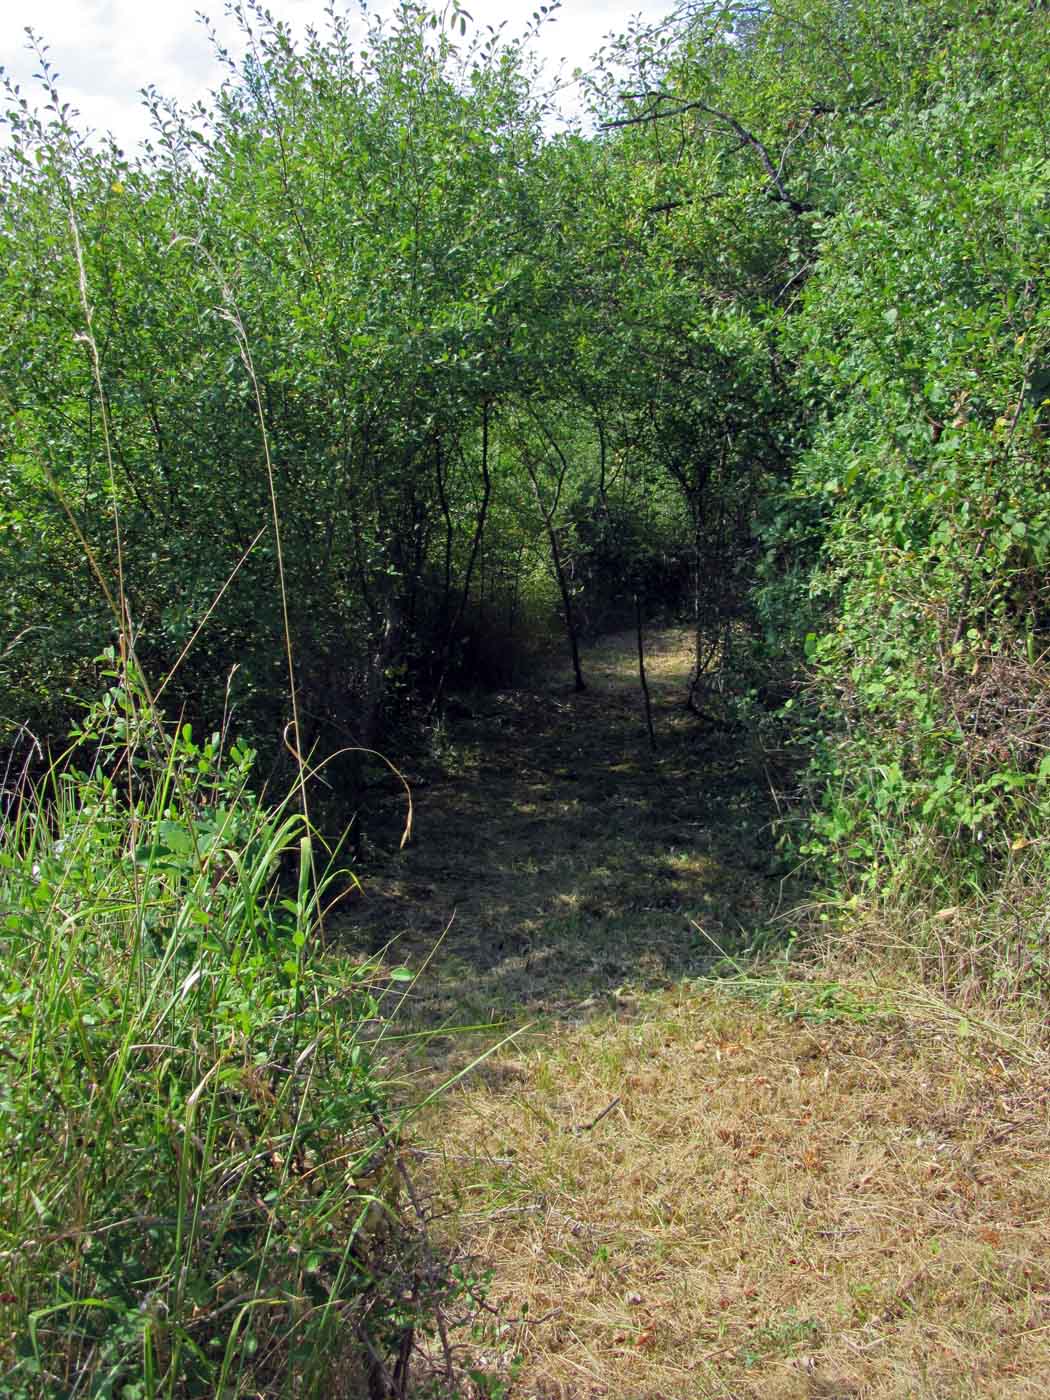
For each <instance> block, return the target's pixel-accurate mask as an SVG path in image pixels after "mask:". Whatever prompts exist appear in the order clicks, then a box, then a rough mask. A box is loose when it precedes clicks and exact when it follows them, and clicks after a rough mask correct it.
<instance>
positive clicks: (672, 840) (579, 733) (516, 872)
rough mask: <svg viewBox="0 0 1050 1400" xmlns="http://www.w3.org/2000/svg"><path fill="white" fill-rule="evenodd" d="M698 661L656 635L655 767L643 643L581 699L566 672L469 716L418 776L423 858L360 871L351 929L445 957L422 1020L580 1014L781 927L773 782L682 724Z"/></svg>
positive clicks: (596, 661) (651, 664) (422, 986)
mask: <svg viewBox="0 0 1050 1400" xmlns="http://www.w3.org/2000/svg"><path fill="white" fill-rule="evenodd" d="M690 661H691V653H690V644H689V636H688V633H687V632H686V631H684V630H677V631H665V632H662V633H658V634H655V635H653V636H652V637H649V638H647V669H648V673H649V681H650V687H651V691H652V698H653V708H654V721H655V726H656V733H657V740H658V748H657V751H656V752H655V753H653V752H652V751H651V749H650V746H649V740H648V736H647V732H646V729H645V723H644V712H643V709H642V700H641V692H640V690H639V685H638V674H637V656H636V652H635V641H634V636H633V634H630V633H629V634H622V635H618V636H614V637H610V638H607V639H605V640H604V641H602V642H601V643H600V644H598V645H596V646H594V647H592V648H591V649H590V650H589V651H588V652H587V654H586V656H585V673H586V677H587V682H588V687H589V688H588V690H587V691H586V692H585V693H583V694H581V695H576V694H575V693H574V692H573V690H572V687H571V684H570V683H569V682H568V680H567V674H566V673H567V670H568V668H567V666H566V667H562V666H559V667H558V668H557V669H552V670H551V671H550V672H549V673H548V674H546V675H541V676H540V677H538V679H537V680H536V681H535V682H534V683H533V685H532V687H531V688H530V689H519V690H514V691H508V692H504V693H500V694H495V695H485V696H483V697H481V698H479V699H478V701H477V702H476V707H473V708H472V709H470V710H469V711H468V710H467V707H465V706H456V707H454V709H455V711H456V713H457V714H458V716H459V717H458V718H457V719H455V720H453V721H450V723H449V726H448V728H447V730H446V732H444V733H443V734H440V735H439V736H438V739H437V741H436V743H435V747H434V752H433V757H432V759H431V761H430V762H429V763H427V764H426V765H425V766H424V768H423V771H422V772H420V773H419V774H416V775H414V776H415V778H416V781H415V782H414V783H413V796H414V801H415V822H414V834H413V838H412V841H411V843H410V844H409V845H408V847H407V848H406V850H405V851H404V852H402V853H401V854H400V855H395V856H388V857H386V858H384V859H382V860H380V861H379V862H378V863H377V864H375V865H374V866H373V868H371V869H366V870H365V871H363V872H362V873H363V884H364V892H363V895H362V896H360V897H357V898H356V899H355V902H354V903H353V904H352V905H351V906H350V908H349V909H348V911H347V913H346V914H345V915H344V917H343V921H342V923H341V925H340V936H341V938H343V939H345V940H347V941H348V942H349V943H350V945H351V946H356V947H358V948H360V949H361V951H363V952H369V953H373V952H378V951H379V950H380V949H382V948H384V947H385V946H386V945H388V944H390V945H392V946H391V953H390V956H391V957H392V958H393V959H396V960H398V961H406V962H408V963H409V964H410V965H412V966H414V967H419V966H420V965H421V964H422V962H423V961H424V960H425V959H426V958H427V957H428V956H430V955H431V954H433V955H434V956H433V960H432V961H431V962H430V964H429V966H428V967H427V970H426V972H425V973H424V975H423V976H422V977H421V978H420V979H419V982H418V983H417V987H416V990H415V991H414V992H413V995H412V1004H411V1007H410V1008H409V1010H410V1019H411V1020H412V1021H413V1022H414V1023H416V1024H419V1023H425V1024H429V1025H431V1026H433V1025H434V1024H435V1022H437V1023H441V1022H442V1021H447V1022H450V1023H459V1024H469V1023H473V1022H477V1021H482V1020H491V1019H502V1018H510V1019H513V1020H520V1019H522V1018H524V1017H532V1016H535V1015H537V1014H554V1015H559V1016H566V1015H569V1016H571V1015H573V1014H574V1013H575V1012H577V1011H579V1010H580V1008H581V1007H582V1008H583V1009H584V1011H586V1010H588V1009H591V1008H593V1007H594V1006H595V1005H596V1004H597V1003H598V1002H600V1001H602V1000H603V999H606V998H608V997H609V996H611V995H614V994H616V993H617V992H619V993H620V995H621V996H622V995H625V994H629V992H630V990H632V989H634V990H638V989H641V988H644V987H651V986H658V985H667V984H668V983H670V982H671V981H674V980H676V979H678V978H680V977H681V976H683V975H685V974H687V973H690V972H696V971H698V970H700V969H701V968H702V967H704V966H706V965H709V964H710V962H711V959H712V957H715V956H717V954H716V952H715V946H714V945H715V944H717V945H719V946H722V947H726V948H739V947H740V946H741V944H742V943H746V942H747V941H749V940H750V939H751V938H752V937H753V936H754V935H755V933H756V932H757V931H758V930H761V929H763V928H765V927H767V926H768V923H769V920H770V918H771V916H772V915H773V913H774V911H775V910H776V909H777V907H778V905H779V902H780V899H781V889H780V885H779V882H778V881H777V880H775V879H774V878H772V876H771V875H770V873H769V872H770V868H771V860H770V854H771V852H770V832H769V820H770V812H769V811H768V810H767V808H766V806H765V802H766V797H767V787H766V783H765V778H764V775H763V772H762V770H761V766H760V764H759V763H758V761H757V759H756V756H755V755H753V754H749V753H748V752H747V751H746V750H741V749H739V748H727V746H726V743H725V740H724V737H723V738H721V739H719V740H713V739H712V738H711V737H710V735H709V734H708V735H705V732H704V730H703V729H702V727H701V726H700V725H698V723H697V721H696V720H695V718H694V717H693V716H691V715H690V714H689V713H688V712H687V711H686V709H685V708H684V705H683V700H684V696H685V691H686V685H687V681H688V676H689V669H690ZM394 815H395V811H394V807H393V805H392V807H391V818H392V819H393V818H394ZM395 831H396V828H395V826H394V824H393V820H392V821H391V825H390V827H389V836H388V838H387V841H386V842H385V843H384V844H386V845H387V846H388V849H392V848H394V847H396V834H395ZM696 925H700V927H701V928H702V929H703V930H704V933H701V932H700V931H699V930H698V928H697V927H696ZM446 928H447V929H448V931H447V933H445V935H444V938H443V939H442V933H443V932H444V930H446ZM439 943H440V947H439V948H438V951H437V952H436V953H435V952H434V950H435V947H437V945H438V944H439ZM606 1004H608V1003H607V1002H606Z"/></svg>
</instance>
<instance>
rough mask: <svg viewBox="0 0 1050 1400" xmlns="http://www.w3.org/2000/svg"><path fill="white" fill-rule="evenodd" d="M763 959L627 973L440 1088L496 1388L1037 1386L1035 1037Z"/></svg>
mask: <svg viewBox="0 0 1050 1400" xmlns="http://www.w3.org/2000/svg"><path fill="white" fill-rule="evenodd" d="M773 980H774V979H769V981H768V982H767V983H765V984H764V985H762V984H760V979H754V982H753V985H751V986H750V987H748V988H744V987H743V986H739V985H738V986H736V987H733V986H731V985H724V986H723V985H720V984H715V985H706V986H703V985H700V984H696V986H695V988H694V989H692V990H690V989H688V988H686V989H679V990H676V991H671V992H666V993H663V994H652V995H648V996H645V997H643V998H642V999H641V1000H640V1001H638V1000H637V999H635V1000H634V1001H633V1002H632V1004H631V1005H630V1006H625V1007H623V1008H619V1009H617V1010H616V1011H615V1012H614V1014H612V1015H609V1016H606V1017H605V1018H600V1017H599V1018H598V1019H595V1020H592V1021H591V1022H589V1023H587V1024H586V1025H582V1026H580V1027H578V1028H575V1029H571V1030H568V1029H567V1030H563V1031H562V1032H561V1033H560V1034H558V1035H557V1036H556V1037H554V1038H553V1039H552V1040H551V1041H550V1042H549V1043H547V1044H546V1045H544V1046H539V1045H537V1046H534V1047H533V1048H531V1049H530V1050H528V1052H527V1053H526V1054H524V1055H523V1056H519V1063H520V1064H521V1065H522V1066H523V1068H524V1077H522V1075H521V1073H520V1072H519V1075H518V1077H517V1078H516V1079H515V1082H514V1086H513V1090H512V1091H508V1090H507V1089H505V1088H503V1089H501V1088H500V1087H499V1086H498V1085H493V1084H488V1085H480V1084H479V1085H476V1086H473V1087H467V1088H465V1089H464V1090H463V1092H462V1093H461V1094H459V1095H457V1096H456V1098H455V1099H453V1100H450V1101H449V1102H448V1103H447V1104H446V1105H445V1106H444V1107H443V1110H442V1116H441V1120H440V1122H439V1123H437V1124H435V1126H434V1131H435V1132H438V1131H441V1130H442V1129H443V1130H444V1131H445V1132H446V1133H447V1134H448V1135H449V1136H448V1139H447V1141H448V1142H449V1143H450V1144H451V1143H453V1142H458V1143H459V1144H460V1148H459V1149H458V1150H459V1151H460V1152H462V1143H463V1142H464V1141H469V1142H471V1144H472V1147H471V1151H472V1152H473V1154H474V1161H473V1165H472V1166H468V1165H466V1164H465V1163H464V1162H463V1161H462V1159H461V1158H460V1159H459V1160H457V1163H456V1167H455V1177H456V1180H457V1182H458V1183H459V1186H458V1189H460V1190H464V1189H469V1191H470V1196H471V1201H472V1214H471V1219H470V1223H469V1226H468V1227H467V1229H466V1230H465V1232H464V1233H462V1234H461V1236H460V1238H461V1241H463V1242H464V1243H468V1244H469V1246H470V1248H471V1249H472V1250H476V1251H477V1252H478V1253H479V1254H480V1255H481V1256H482V1257H484V1258H486V1259H487V1260H488V1261H489V1262H490V1264H491V1265H492V1266H493V1267H494V1269H495V1279H494V1289H495V1293H496V1295H497V1296H498V1297H499V1298H500V1299H501V1300H502V1302H501V1311H502V1315H503V1317H504V1318H505V1319H506V1318H509V1319H511V1320H512V1322H513V1325H512V1327H511V1328H510V1330H509V1332H507V1333H505V1334H504V1341H505V1343H506V1344H507V1345H508V1346H510V1347H512V1348H514V1349H516V1350H517V1351H518V1352H519V1353H520V1355H521V1357H522V1358H523V1367H524V1369H523V1371H522V1377H521V1381H520V1390H519V1391H518V1392H517V1393H519V1394H520V1395H521V1396H522V1397H532V1396H552V1395H571V1396H590V1395H596V1396H597V1395H608V1396H611V1397H622V1400H627V1397H630V1398H631V1400H634V1398H635V1397H639V1400H642V1398H643V1397H651V1400H657V1397H674V1400H678V1397H682V1398H683V1400H684V1397H687V1396H690V1397H691V1396H694V1395H696V1396H705V1395H710V1396H717V1395H729V1394H732V1395H733V1396H740V1397H755V1400H760V1398H764V1397H803V1396H827V1397H830V1396H841V1397H845V1396H857V1397H860V1396H871V1397H890V1396H894V1397H898V1396H899V1397H902V1400H903V1397H912V1396H930V1397H932V1396H947V1395H951V1396H953V1397H954V1396H973V1397H976V1396H984V1395H989V1394H995V1395H1006V1396H1032V1397H1035V1396H1036V1395H1041V1394H1044V1393H1045V1376H1046V1374H1048V1373H1050V1371H1048V1368H1050V1266H1048V1263H1047V1260H1048V1246H1050V1223H1048V1218H1050V1170H1048V1158H1047V1153H1046V1140H1047V1137H1046V1129H1047V1109H1048V1101H1047V1096H1046V1089H1045V1084H1046V1082H1047V1081H1046V1074H1047V1070H1048V1069H1050V1057H1048V1055H1047V1053H1046V1051H1045V1049H1044V1048H1043V1047H1042V1045H1041V1044H1040V1043H1039V1042H1038V1041H1030V1042H1027V1043H1026V1052H1025V1054H1024V1055H1020V1054H1018V1055H1011V1054H1009V1053H1008V1052H1006V1051H1005V1050H1004V1047H1003V1044H1002V1042H1001V1040H997V1039H995V1038H989V1037H986V1036H982V1035H980V1034H977V1033H968V1034H962V1035H960V1034H959V1031H958V1028H957V1027H953V1025H952V1022H951V1020H950V1018H946V1017H945V1016H943V1015H939V1014H934V1011H933V1009H931V1010H930V1011H929V1012H925V1011H924V1010H923V1009H922V1007H921V1006H918V1005H916V1004H914V1003H909V1002H907V1000H906V999H904V1000H903V1001H902V1000H901V999H899V998H897V997H896V995H895V994H894V993H893V992H892V991H890V992H887V990H886V989H885V988H884V987H880V985H879V984H878V983H877V982H874V981H869V982H866V983H849V982H848V981H847V980H845V979H839V980H836V981H832V980H828V979H824V980H821V979H813V980H812V981H810V980H809V979H806V978H799V979H797V980H796V981H795V982H792V983H785V984H783V986H784V991H783V994H782V995H781V996H776V995H774V994H773V993H774V987H773ZM745 991H746V993H747V995H746V996H742V995H741V993H742V992H745ZM497 1161H498V1162H499V1164H500V1165H499V1167H498V1170H497V1169H496V1168H494V1167H493V1166H492V1165H491V1164H492V1163H494V1162H497ZM508 1164H512V1165H508ZM435 1176H436V1181H437V1185H438V1189H442V1188H441V1183H442V1182H443V1181H446V1180H448V1179H449V1173H445V1172H443V1171H441V1169H440V1167H439V1168H438V1169H437V1170H436V1173H435ZM468 1183H469V1187H468V1185H467V1184H468ZM508 1183H513V1192H514V1203H515V1204H514V1210H513V1212H508V1211H507V1210H506V1209H505V1208H504V1207H505V1205H506V1201H507V1195H506V1193H507V1191H508V1189H509V1188H508ZM487 1191H491V1192H492V1193H493V1194H492V1196H491V1199H490V1201H489V1205H490V1207H491V1209H490V1210H489V1212H488V1213H486V1206H485V1198H486V1192H487ZM540 1318H542V1319H544V1320H543V1321H542V1322H538V1321H536V1319H540Z"/></svg>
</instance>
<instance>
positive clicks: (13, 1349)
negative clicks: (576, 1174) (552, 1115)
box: [0, 681, 460, 1400]
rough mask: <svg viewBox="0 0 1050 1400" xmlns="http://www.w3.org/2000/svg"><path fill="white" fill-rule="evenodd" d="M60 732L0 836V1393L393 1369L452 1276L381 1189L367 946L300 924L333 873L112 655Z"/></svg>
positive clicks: (113, 1389) (294, 1381)
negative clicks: (82, 707)
mask: <svg viewBox="0 0 1050 1400" xmlns="http://www.w3.org/2000/svg"><path fill="white" fill-rule="evenodd" d="M78 754H79V755H80V756H81V759H80V761H81V762H83V756H84V755H87V756H88V761H87V763H86V766H83V767H82V768H81V769H80V771H77V770H76V769H75V768H73V767H69V766H67V767H64V768H56V769H54V770H52V772H51V773H50V774H49V775H48V777H47V779H46V780H45V782H44V783H43V784H42V785H41V786H39V787H37V788H36V789H35V790H34V789H31V788H30V787H28V786H26V785H23V786H22V787H21V788H20V790H19V791H17V792H15V793H13V794H12V793H8V804H7V807H8V809H7V820H6V823H5V826H4V829H3V836H2V844H0V915H2V920H3V922H2V936H3V946H4V980H3V994H2V998H0V1031H2V1039H3V1046H4V1050H3V1055H4V1060H5V1070H4V1073H3V1075H2V1076H0V1085H2V1087H0V1162H2V1163H3V1176H4V1190H3V1193H2V1204H0V1280H2V1282H0V1315H2V1317H3V1323H2V1327H0V1335H2V1336H3V1338H4V1341H3V1342H2V1343H0V1366H2V1369H3V1373H4V1377H5V1379H4V1383H3V1389H4V1394H5V1395H8V1396H12V1397H15V1396H25V1397H34V1396H40V1397H44V1396H52V1397H53V1396H58V1395H73V1394H91V1395H98V1396H103V1395H113V1396H122V1397H124V1400H130V1398H131V1397H133V1396H143V1397H147V1396H160V1395H165V1396H172V1397H175V1396H185V1397H189V1396H201V1397H204V1396H209V1397H210V1396H215V1395H248V1394H252V1395H255V1394H289V1395H291V1394H296V1395H331V1394H353V1395H369V1396H373V1397H380V1396H386V1395H400V1394H401V1393H402V1389H403V1386H404V1384H405V1383H406V1380H407V1374H408V1366H409V1360H410V1355H411V1348H412V1344H413V1339H414V1335H415V1334H416V1333H417V1332H426V1331H427V1330H429V1329H430V1328H432V1327H433V1325H434V1318H435V1316H436V1314H437V1311H438V1310H439V1309H440V1308H441V1307H442V1306H445V1305H448V1303H449V1302H450V1300H451V1299H452V1298H453V1297H454V1296H455V1295H456V1293H457V1290H458V1289H459V1287H460V1285H459V1284H458V1283H457V1282H455V1281H454V1280H452V1278H451V1277H450V1276H449V1275H448V1274H447V1272H443V1270H442V1268H441V1267H439V1266H438V1264H437V1263H436V1262H435V1260H434V1258H433V1256H432V1255H431V1253H430V1251H429V1250H428V1249H427V1248H426V1242H425V1239H424V1238H423V1237H422V1234H421V1224H422V1222H420V1221H416V1220H414V1219H413V1221H412V1222H411V1223H410V1222H409V1220H408V1218H407V1216H406V1214H405V1212H404V1209H403V1205H404V1201H405V1197H404V1187H403V1181H402V1177H401V1174H400V1173H401V1169H400V1166H399V1155H398V1146H397V1133H396V1127H395V1121H394V1119H393V1117H392V1115H391V1113H390V1110H389V1108H388V1105H387V1102H386V1092H385V1089H384V1086H383V1082H382V1080H383V1055H382V1032H383V1028H384V1024H385V1022H384V1017H385V1015H386V1011H387V1008H388V1005H389V989H390V986H391V982H390V974H389V973H387V974H383V973H382V971H381V969H380V968H379V967H378V966H371V965H361V964H354V963H351V962H349V961H348V960H347V959H346V958H344V957H341V956H339V955H337V954H336V953H335V952H334V951H333V950H331V949H327V950H326V949H325V948H324V930H323V920H322V914H323V909H324V905H325V903H326V902H328V901H330V900H331V898H332V893H333V889H334V886H335V882H336V880H337V879H341V880H343V881H345V879H346V876H345V875H340V874H339V873H338V872H337V870H336V869H335V868H333V869H331V870H330V871H329V873H328V874H327V875H326V874H324V873H323V872H321V873H318V872H317V871H316V870H315V868H314V861H315V859H316V858H317V854H318V852H317V848H316V844H315V843H314V841H313V840H312V837H311V833H310V829H309V827H308V825H307V824H306V822H305V821H304V819H303V818H302V817H301V816H300V815H298V814H297V813H296V812H295V811H293V810H292V809H291V807H290V806H288V805H287V804H285V805H284V806H277V807H274V806H266V805H263V804H261V803H260V802H259V801H258V800H257V799H256V798H255V797H254V795H253V793H252V789H251V787H250V770H251V763H252V754H251V752H250V751H249V750H248V749H246V748H244V747H242V746H239V745H237V744H233V745H231V746H229V747H228V748H226V749H224V748H223V746H222V745H221V743H220V739H219V736H218V735H215V736H213V737H211V738H209V739H206V740H203V741H199V740H197V739H196V738H194V736H193V734H192V733H191V732H190V730H189V727H188V726H184V727H183V728H181V729H179V730H176V729H174V728H171V727H167V728H165V727H160V726H158V724H157V723H156V721H155V720H154V719H152V718H151V717H150V711H149V709H148V707H144V706H143V704H142V702H141V696H140V695H139V694H137V693H136V688H135V685H134V683H132V685H131V686H128V685H126V684H123V683H121V682H119V681H118V682H117V683H116V684H114V685H113V686H112V687H111V688H110V689H109V690H108V691H107V693H106V695H105V697H104V700H103V701H102V703H101V704H100V705H99V706H98V708H97V709H96V710H95V711H94V712H93V714H92V715H91V717H90V718H89V720H88V721H87V723H86V724H85V725H83V726H82V728H81V731H80V734H79V743H78ZM282 866H283V867H284V870H285V878H284V880H283V882H281V881H279V880H278V875H279V873H280V870H281V867H282ZM393 975H394V976H395V978H396V977H397V976H398V975H400V974H399V973H398V972H397V971H396V970H395V972H394V974H393ZM406 975H407V974H406Z"/></svg>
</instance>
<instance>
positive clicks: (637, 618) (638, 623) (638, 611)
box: [634, 593, 656, 749]
mask: <svg viewBox="0 0 1050 1400" xmlns="http://www.w3.org/2000/svg"><path fill="white" fill-rule="evenodd" d="M634 631H635V636H636V637H637V639H638V679H639V681H640V682H641V685H642V696H643V698H644V700H645V724H646V728H647V729H648V730H649V747H650V748H651V749H655V748H656V731H655V730H654V729H653V707H652V702H651V701H650V699H649V682H648V680H647V679H646V676H645V643H644V642H643V640H642V604H641V600H640V599H639V597H638V594H637V593H636V594H635V595H634Z"/></svg>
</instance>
